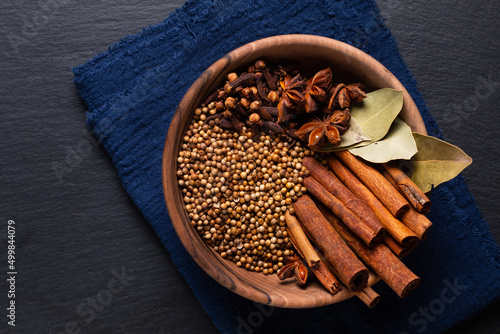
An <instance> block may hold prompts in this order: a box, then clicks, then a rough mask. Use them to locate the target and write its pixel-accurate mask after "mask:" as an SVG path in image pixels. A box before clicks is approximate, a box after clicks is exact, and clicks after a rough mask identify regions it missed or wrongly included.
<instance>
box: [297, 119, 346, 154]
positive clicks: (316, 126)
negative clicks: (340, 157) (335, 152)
mask: <svg viewBox="0 0 500 334" xmlns="http://www.w3.org/2000/svg"><path fill="white" fill-rule="evenodd" d="M337 116H338V115H336V114H335V113H334V114H331V115H327V116H325V117H324V119H323V120H320V119H319V118H317V119H316V120H313V121H311V122H308V123H306V124H304V125H302V127H301V128H300V129H299V130H298V131H297V132H296V133H295V134H296V135H297V136H298V137H299V138H300V139H302V140H303V141H306V142H307V145H308V146H309V147H310V148H311V149H313V150H315V151H317V150H319V149H320V148H322V147H323V146H324V145H326V144H327V143H330V144H331V145H332V146H338V145H339V144H340V131H339V129H338V128H337V124H334V123H332V121H334V120H336V119H337ZM337 121H340V122H341V124H344V121H345V118H343V119H342V120H337ZM339 126H340V124H339ZM342 127H343V125H342Z"/></svg>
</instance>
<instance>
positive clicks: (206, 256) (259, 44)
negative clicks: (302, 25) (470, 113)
mask: <svg viewBox="0 0 500 334" xmlns="http://www.w3.org/2000/svg"><path fill="white" fill-rule="evenodd" d="M257 59H265V60H267V61H269V62H272V63H276V64H280V63H283V62H284V61H293V62H295V63H298V64H299V65H300V66H301V68H302V69H303V70H302V73H304V71H307V70H311V71H312V72H311V73H314V72H316V71H318V70H321V69H323V68H325V67H327V66H330V67H331V68H332V71H333V75H334V81H340V80H339V78H340V79H342V80H345V81H347V82H361V83H363V84H365V85H366V86H367V87H370V88H373V89H376V88H384V87H390V88H394V89H398V90H402V91H403V97H404V100H403V101H404V102H403V110H402V112H401V114H400V116H401V118H403V119H404V120H405V121H406V123H408V125H409V126H410V127H411V128H412V129H413V130H414V131H417V132H421V133H424V134H425V133H426V130H425V125H424V123H423V121H422V118H421V116H420V113H419V111H418V109H417V107H416V105H415V103H414V102H413V100H412V98H411V97H410V95H409V94H408V92H407V91H406V89H405V88H404V87H403V85H402V84H401V83H400V82H399V81H398V80H397V79H396V77H394V75H393V74H391V73H390V72H389V70H387V69H386V68H385V67H384V66H383V65H382V64H380V63H379V62H378V61H376V60H375V59H374V58H372V57H370V56H369V55H367V54H366V53H364V52H362V51H360V50H359V49H356V48H354V47H352V46H350V45H348V44H345V43H342V42H339V41H336V40H333V39H329V38H325V37H319V36H311V35H282V36H275V37H269V38H265V39H261V40H258V41H255V42H252V43H249V44H246V45H244V46H242V47H240V48H238V49H236V50H234V51H232V52H230V53H228V54H227V55H225V56H224V57H222V58H221V59H220V60H218V61H217V62H215V63H214V64H213V65H212V66H210V67H209V68H208V69H207V70H206V71H205V72H203V73H202V74H201V76H200V77H199V78H198V79H197V80H196V81H195V82H194V83H193V85H192V86H191V88H190V89H189V90H188V91H187V93H186V95H185V96H184V98H183V99H182V101H181V102H180V104H179V106H178V107H177V110H176V112H175V115H174V117H173V119H172V122H171V124H170V128H169V131H168V135H167V139H166V142H165V149H164V153H163V165H162V176H163V190H164V196H165V202H166V205H167V209H168V212H169V214H170V218H171V220H172V224H173V225H174V228H175V231H176V232H177V234H178V236H179V238H180V240H181V242H182V244H183V245H184V247H185V248H186V250H187V251H188V252H189V254H191V256H192V257H193V259H194V260H195V261H196V262H197V263H198V265H199V266H200V267H201V268H202V269H203V270H204V271H205V272H206V273H207V274H208V275H210V276H211V277H212V278H213V279H215V280H216V281H217V282H219V283H220V284H222V285H223V286H225V287H226V288H228V289H229V290H231V291H233V292H235V293H237V294H239V295H241V296H243V297H245V298H248V299H250V300H253V301H256V302H259V303H264V304H269V305H272V306H277V307H285V308H308V307H318V306H322V305H329V304H333V303H337V302H340V301H342V300H345V299H347V298H350V297H352V296H353V294H352V293H351V292H349V291H348V290H347V289H343V290H342V291H341V292H340V293H338V294H336V295H332V294H330V293H329V292H327V291H326V290H325V289H324V288H323V287H322V286H321V285H320V284H319V283H316V282H315V280H314V279H312V280H310V281H311V282H310V283H308V284H307V285H306V287H305V288H301V287H299V286H298V285H297V284H296V283H295V280H285V281H280V280H279V279H278V277H277V276H276V275H267V276H265V275H263V274H262V273H255V272H250V271H247V270H245V269H243V268H239V267H237V266H236V265H235V264H234V263H233V262H231V261H228V260H224V259H222V258H221V257H220V256H219V254H217V253H216V252H215V251H214V250H212V248H210V247H209V246H208V245H207V244H206V243H205V242H204V241H203V240H202V239H201V237H200V236H199V235H198V234H197V232H196V231H195V229H194V228H192V227H191V225H190V222H189V218H188V215H187V212H186V210H185V208H184V202H183V199H182V196H181V192H180V189H179V186H178V184H177V177H176V170H177V154H178V152H179V148H180V145H181V140H182V137H183V135H184V133H185V131H186V129H187V127H188V125H189V122H190V120H191V118H192V116H193V113H194V110H195V108H196V107H197V106H199V105H200V104H201V102H202V101H203V100H204V99H205V98H206V96H207V95H208V94H209V93H211V92H212V90H213V89H214V88H217V87H219V86H221V85H222V84H223V82H224V81H225V76H226V74H228V73H230V72H234V71H236V72H238V71H242V70H243V69H245V68H246V67H247V66H248V65H249V64H251V63H253V62H254V61H255V60H257ZM304 74H305V75H306V76H309V75H308V74H307V73H304ZM376 281H377V279H376V278H375V277H371V279H370V281H369V284H370V285H371V284H374V283H375V282H376Z"/></svg>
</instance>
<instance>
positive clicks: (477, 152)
mask: <svg viewBox="0 0 500 334" xmlns="http://www.w3.org/2000/svg"><path fill="white" fill-rule="evenodd" d="M183 2H184V1H181V0H169V1H149V2H148V3H147V4H146V3H143V2H137V1H132V0H117V1H114V2H113V3H111V2H104V1H97V0H91V1H85V2H77V1H69V0H64V1H63V0H61V1H56V0H42V1H27V0H23V1H16V2H14V1H13V0H8V1H4V2H2V3H1V4H0V27H1V29H0V41H1V44H0V45H1V48H0V65H1V80H0V106H1V124H2V128H1V131H0V147H1V160H0V170H1V176H0V180H1V185H0V187H1V190H2V191H1V201H0V208H1V224H0V235H1V241H2V242H1V245H3V246H2V250H0V251H1V254H2V255H1V259H2V262H3V263H2V264H1V265H0V268H2V270H1V271H2V277H4V275H5V272H6V268H5V267H4V265H5V263H6V262H5V261H6V258H7V254H6V240H7V239H6V235H7V222H8V220H9V219H10V220H14V221H15V222H16V246H17V253H16V265H17V269H18V276H17V282H16V303H17V314H16V316H17V318H16V324H17V326H16V328H15V329H16V332H19V333H63V332H72V327H74V328H76V329H81V332H82V333H88V332H91V333H103V332H126V333H139V332H144V333H216V332H217V331H216V329H215V328H214V326H213V325H212V324H211V322H210V319H209V318H208V316H207V315H206V314H205V312H204V311H203V310H202V308H201V306H200V305H199V303H198V302H197V300H196V298H195V297H194V296H193V295H192V293H191V291H190V289H189V287H188V286H187V284H186V283H185V281H184V280H183V278H182V277H181V275H180V274H179V273H178V272H177V270H176V268H175V267H174V266H173V264H172V262H171V260H170V258H169V255H168V254H167V253H166V251H165V250H164V248H163V246H162V245H161V243H160V241H159V240H158V238H157V237H156V236H155V234H154V232H153V231H152V229H151V228H150V227H149V225H148V224H147V222H146V221H145V220H144V218H143V217H142V216H141V214H140V212H138V210H137V209H136V208H135V206H134V205H133V203H132V201H131V200H130V198H129V197H128V195H127V194H126V193H125V191H124V189H123V187H122V186H121V184H120V181H119V179H118V177H117V176H116V173H115V170H114V167H113V165H112V164H111V162H110V160H109V158H108V156H107V155H106V153H105V152H104V150H103V149H102V148H101V147H100V146H99V145H98V143H97V142H95V141H94V140H93V139H92V137H91V136H90V135H89V133H88V131H87V129H86V126H85V115H84V111H85V105H84V103H83V102H82V100H81V99H80V98H79V96H78V94H77V91H76V88H75V87H74V85H73V82H72V78H73V75H72V73H71V68H72V67H73V66H75V65H78V64H81V63H83V62H85V61H86V60H88V59H90V58H91V57H92V56H94V55H95V54H96V53H98V52H102V51H104V50H106V48H107V47H108V46H109V45H110V44H111V43H112V42H117V41H118V40H119V39H120V38H121V37H124V36H127V35H129V34H132V33H136V32H138V31H140V29H141V28H142V27H144V26H147V25H150V24H154V23H157V22H160V21H161V20H163V19H164V18H165V17H167V16H168V14H169V13H171V12H172V11H173V10H174V9H175V8H177V7H179V6H181V5H182V3H183ZM380 6H381V8H382V10H383V12H382V13H383V15H384V16H385V17H386V19H387V24H388V26H389V27H390V28H391V30H392V32H393V34H394V36H395V38H396V40H397V41H398V43H399V46H400V51H401V53H402V55H403V58H404V59H405V61H406V62H407V64H408V67H409V68H410V71H411V72H412V73H413V75H414V76H415V78H416V79H417V81H418V83H419V89H420V90H421V91H422V93H423V95H424V98H425V100H426V102H427V105H428V107H429V108H430V109H431V113H432V114H433V115H434V117H435V118H436V119H437V121H438V122H439V125H440V126H441V128H442V130H443V133H444V135H445V137H446V139H447V140H448V141H450V142H452V143H454V144H456V145H458V146H460V147H461V148H462V149H464V150H465V151H466V152H467V153H469V154H470V155H471V156H472V157H473V158H474V159H475V161H474V163H473V165H472V166H471V167H469V168H468V169H467V170H466V171H465V172H464V173H463V176H464V177H465V179H466V180H467V183H468V185H469V187H470V189H471V191H472V193H473V194H474V195H475V198H476V202H477V204H478V206H479V207H480V209H481V211H482V213H483V215H484V217H485V219H486V220H487V221H488V222H489V224H490V226H491V230H492V233H493V235H494V236H495V238H496V241H497V242H498V243H500V218H499V217H498V216H497V215H496V212H495V210H496V203H495V200H496V198H498V195H499V194H498V193H499V191H498V179H499V175H500V174H499V172H498V169H497V166H498V162H499V158H498V155H497V154H496V152H497V151H498V147H499V144H500V140H499V138H498V137H499V136H498V135H499V130H498V128H497V126H498V120H497V117H498V105H497V103H496V102H497V101H498V98H497V94H498V91H499V90H500V89H499V88H500V87H499V86H500V62H499V61H498V50H499V46H500V45H499V42H498V37H499V36H498V31H499V28H500V24H499V22H500V20H499V13H500V5H498V4H497V3H493V2H486V1H479V2H478V1H462V2H458V1H446V2H444V3H442V2H439V3H434V4H430V3H428V2H424V1H414V2H411V3H409V4H405V5H403V4H401V3H400V2H398V1H380ZM481 78H484V79H486V80H490V81H492V82H494V84H492V86H491V91H484V90H482V91H477V90H476V87H477V86H478V82H480V81H481V80H482V79H481ZM464 247H466V245H464ZM471 270H473V269H471ZM116 277H121V279H122V282H121V283H118V282H119V281H118V280H117V279H116ZM0 282H1V283H0V295H1V296H2V297H1V298H0V305H1V308H2V309H4V310H5V308H4V307H6V303H7V297H6V296H5V292H6V291H7V287H6V284H5V280H4V279H2V280H0ZM499 311H500V303H496V304H495V305H493V306H491V307H490V308H488V309H487V310H484V311H483V312H481V313H480V314H479V315H478V316H476V317H474V318H473V319H470V320H467V321H465V322H464V323H462V324H460V325H458V326H456V327H455V328H453V329H451V330H450V331H449V332H450V333H471V332H474V333H494V332H495V331H498V329H499V328H500V320H499V319H498V317H497V315H498V314H499ZM2 318H3V320H2V321H1V323H0V332H4V331H5V329H8V330H12V328H10V326H7V324H6V319H5V315H2ZM436 321H439V320H436Z"/></svg>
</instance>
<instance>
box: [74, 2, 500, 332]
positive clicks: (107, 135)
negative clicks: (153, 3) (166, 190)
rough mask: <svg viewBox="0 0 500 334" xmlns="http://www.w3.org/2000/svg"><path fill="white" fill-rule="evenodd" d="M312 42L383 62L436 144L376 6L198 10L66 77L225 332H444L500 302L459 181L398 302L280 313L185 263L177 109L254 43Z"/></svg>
mask: <svg viewBox="0 0 500 334" xmlns="http://www.w3.org/2000/svg"><path fill="white" fill-rule="evenodd" d="M292 33H293V34H300V33H303V34H315V35H321V36H326V37H330V38H335V39H338V40H341V41H343V42H346V43H349V44H351V45H354V46H356V47H358V48H360V49H362V50H364V51H365V52H367V53H368V54H370V55H372V56H373V57H374V58H376V59H378V60H379V61H380V62H382V63H383V64H384V65H385V66H386V67H387V68H388V69H389V70H390V71H392V73H394V74H395V75H396V77H398V79H399V80H400V81H401V82H402V83H403V85H404V86H405V87H406V89H407V90H408V91H409V93H410V94H411V96H412V97H413V99H414V100H415V102H416V104H417V106H418V108H419V110H420V112H421V114H422V117H423V119H424V121H425V124H426V126H427V130H428V132H429V134H430V135H434V136H437V137H440V138H442V134H441V132H440V130H439V128H438V126H437V124H436V122H435V121H434V120H433V119H432V116H431V115H430V113H429V111H428V110H427V108H426V106H425V104H424V101H423V99H422V96H421V94H420V93H419V92H418V91H417V89H416V83H415V80H414V78H413V77H412V75H411V74H410V73H409V71H408V69H407V67H406V65H405V64H404V62H403V60H402V59H401V56H400V54H399V53H398V51H397V47H396V42H395V41H394V38H393V37H392V35H391V34H390V32H389V31H388V29H387V28H386V27H385V25H384V23H383V21H382V19H381V18H380V16H379V10H378V8H377V6H376V4H375V2H374V1H373V0H371V1H366V0H363V1H349V0H340V1H326V0H325V1H322V0H301V1H294V0H279V1H278V0H271V1H270V0H266V1H263V0H212V1H206V0H193V1H188V2H187V3H186V4H185V5H184V6H183V7H182V8H181V9H179V10H177V11H176V12H174V13H173V14H172V15H170V16H169V17H168V18H167V19H166V20H165V21H163V22H162V23H160V24H158V25H156V26H153V27H149V28H147V29H145V30H144V31H143V32H142V33H141V34H138V35H134V36H130V37H127V38H125V39H123V40H122V41H121V42H120V43H118V44H116V45H114V46H112V47H111V48H110V49H109V50H108V51H107V52H105V53H103V54H100V55H97V56H96V57H95V58H94V59H92V60H90V61H89V62H87V63H86V64H84V65H81V66H78V67H76V68H74V69H73V71H74V74H75V80H74V81H75V84H76V86H77V87H78V90H79V92H80V94H81V96H82V97H83V99H84V100H85V102H86V104H87V106H88V112H87V121H88V125H89V127H90V128H92V130H93V132H94V134H95V135H96V137H97V138H98V139H99V140H100V142H101V143H102V145H103V147H104V148H105V149H106V151H107V152H108V153H109V156H110V157H111V159H112V161H113V163H114V165H115V166H116V169H117V172H118V174H119V177H120V179H121V181H122V183H123V185H124V187H125V189H126V190H127V192H128V193H129V195H130V196H131V197H132V199H133V200H134V202H135V204H136V205H137V207H138V208H139V209H140V210H141V212H142V213H143V215H144V217H145V218H146V219H147V220H148V222H149V223H150V224H151V225H152V226H153V228H154V230H155V231H156V233H157V235H158V236H159V238H160V239H161V241H162V242H163V244H164V245H165V247H166V248H167V250H168V251H169V253H170V255H171V257H172V259H173V261H174V263H175V264H176V266H177V267H178V269H179V271H180V272H181V273H182V275H183V276H184V277H185V279H186V281H187V282H188V283H189V285H190V286H191V288H192V290H193V291H194V293H195V295H196V296H197V298H198V299H199V301H200V303H201V304H202V306H203V307H204V309H205V310H206V312H207V313H208V314H209V316H210V317H211V318H212V321H213V322H214V324H215V325H216V326H217V328H218V329H219V330H220V331H221V332H222V333H273V332H288V333H304V332H312V333H331V332H340V333H362V332H366V333H416V332H418V333H421V332H424V331H425V332H428V333H434V332H441V331H443V330H445V329H447V328H449V327H451V326H452V325H454V324H456V323H457V322H458V321H460V320H463V319H465V318H467V317H469V316H470V315H472V314H473V313H475V312H477V311H478V310H481V309H483V308H484V307H485V306H486V305H488V304H490V303H491V302H493V301H494V300H497V299H498V298H499V297H500V253H499V249H498V247H497V245H496V244H495V243H494V241H493V239H492V237H491V234H490V233H489V230H488V226H487V224H486V222H484V221H483V219H482V218H481V214H480V212H479V210H478V208H477V207H476V205H475V204H474V201H473V198H472V196H471V194H470V193H469V191H468V189H467V186H466V184H465V183H464V180H463V179H462V178H461V177H457V178H455V179H453V180H452V181H449V182H447V183H445V184H443V185H441V186H439V187H437V189H435V191H433V192H432V196H431V200H432V202H433V209H432V210H431V212H430V214H429V218H430V219H431V221H432V222H433V223H434V227H433V230H432V231H431V233H430V235H429V237H428V239H427V240H426V241H425V242H423V243H422V244H421V245H420V246H419V247H418V248H417V249H416V250H415V251H414V252H413V253H412V254H410V255H409V256H408V257H407V258H405V260H404V262H405V263H406V264H407V265H408V267H409V268H411V269H412V271H414V272H415V273H416V274H417V275H419V276H420V277H421V278H422V284H421V285H420V287H419V288H418V289H417V290H416V291H414V292H413V293H411V294H410V296H409V297H407V298H405V299H400V298H399V297H397V296H396V294H395V293H393V292H392V291H391V290H390V289H389V288H388V287H387V286H386V285H385V284H384V283H378V284H377V285H376V286H375V289H376V290H377V292H379V293H380V294H381V295H382V300H381V302H380V303H379V305H378V306H377V307H376V308H375V309H368V308H367V307H366V306H365V305H364V304H362V303H361V302H360V301H359V300H357V299H356V298H352V299H351V300H348V301H344V302H342V303H339V304H335V305H331V306H326V307H321V308H316V309H303V310H302V309H297V310H290V309H280V308H273V307H269V306H267V305H260V304H257V303H253V302H250V301H248V300H246V299H244V298H242V297H240V296H238V295H236V294H234V293H232V292H230V291H229V290H227V289H225V288H223V287H222V286H220V285H219V284H218V283H216V282H215V281H214V280H212V279H211V278H210V277H209V276H208V275H206V274H205V273H204V272H203V271H202V270H201V269H200V268H199V267H198V265H197V264H196V263H195V262H194V261H193V260H192V259H191V258H190V256H189V254H188V253H187V252H186V251H185V249H184V247H183V246H182V244H181V243H180V241H179V239H178V237H177V235H176V234H175V231H174V230H173V227H172V225H171V223H170V220H169V216H168V212H167V210H166V207H165V203H164V199H163V191H162V184H161V162H162V161H161V160H162V151H163V146H164V143H165V142H164V141H165V137H166V134H167V130H168V127H169V124H170V121H171V119H172V116H173V113H174V111H175V109H176V106H177V104H178V103H179V101H180V100H181V98H182V97H183V95H184V93H185V92H186V91H187V90H188V88H189V87H190V85H191V84H192V83H193V82H194V81H195V80H196V78H197V77H198V76H199V75H200V74H201V73H202V72H203V71H204V69H206V68H207V67H208V66H210V65H211V64H212V63H213V62H214V61H216V60H217V59H219V58H220V57H221V56H223V55H224V54H226V53H227V52H229V51H231V50H233V49H235V48H237V47H239V46H241V45H243V44H245V43H248V42H251V41H254V40H256V39H260V38H264V37H268V36H272V35H281V34H292Z"/></svg>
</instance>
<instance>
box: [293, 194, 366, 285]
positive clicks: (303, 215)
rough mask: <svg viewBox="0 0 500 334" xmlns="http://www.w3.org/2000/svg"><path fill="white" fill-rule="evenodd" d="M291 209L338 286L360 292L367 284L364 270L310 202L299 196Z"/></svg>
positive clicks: (305, 197) (306, 197)
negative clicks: (336, 277) (336, 276)
mask: <svg viewBox="0 0 500 334" xmlns="http://www.w3.org/2000/svg"><path fill="white" fill-rule="evenodd" d="M293 208H294V210H295V213H296V214H297V216H298V218H299V219H300V221H301V222H302V224H303V225H304V227H305V229H306V230H307V231H308V232H309V235H310V236H311V238H312V239H313V242H314V243H315V244H316V246H318V247H319V248H320V249H321V251H322V252H323V254H324V255H325V257H326V259H327V260H328V262H330V263H331V265H332V266H333V267H334V268H335V271H336V272H337V274H338V277H339V279H340V280H341V281H342V283H344V285H345V286H347V287H348V288H349V289H350V290H351V291H353V292H357V291H361V290H363V289H364V288H365V287H366V286H367V283H368V269H366V267H365V266H364V265H363V263H361V261H360V260H359V259H358V258H357V257H356V255H355V254H354V253H353V251H352V250H351V249H350V248H349V247H348V246H347V245H346V244H345V242H344V241H343V240H342V238H341V237H340V236H339V235H338V233H337V232H336V231H335V229H334V228H333V227H332V225H331V224H330V223H329V222H328V221H327V220H326V218H325V217H324V216H323V214H322V213H321V211H319V209H318V208H317V207H316V204H315V203H314V202H313V200H312V199H311V198H310V197H309V196H307V195H303V196H301V197H300V198H299V199H298V200H297V201H296V202H295V203H294V204H293Z"/></svg>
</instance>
